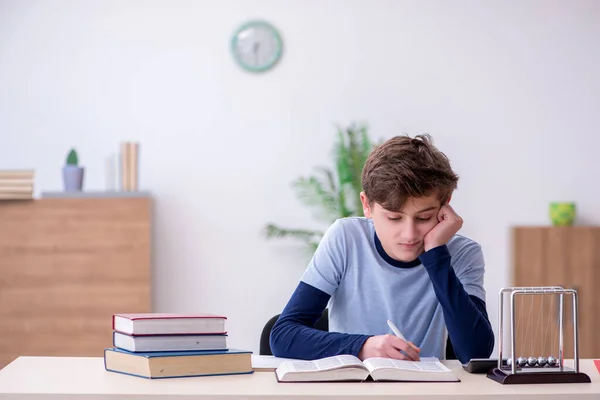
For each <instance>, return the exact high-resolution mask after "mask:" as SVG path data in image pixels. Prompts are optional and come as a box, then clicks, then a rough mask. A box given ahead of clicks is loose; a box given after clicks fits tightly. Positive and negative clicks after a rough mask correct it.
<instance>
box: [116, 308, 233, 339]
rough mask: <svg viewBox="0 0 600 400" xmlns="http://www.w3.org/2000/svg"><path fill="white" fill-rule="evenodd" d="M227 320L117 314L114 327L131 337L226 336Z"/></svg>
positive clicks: (180, 315)
mask: <svg viewBox="0 0 600 400" xmlns="http://www.w3.org/2000/svg"><path fill="white" fill-rule="evenodd" d="M226 319H227V318H226V317H224V316H221V315H215V314H176V313H142V314H115V315H113V319H112V327H113V330H114V331H116V332H121V333H124V334H126V335H131V336H136V335H138V336H142V335H192V334H209V333H210V334H225V333H227V331H226V330H225V320H226Z"/></svg>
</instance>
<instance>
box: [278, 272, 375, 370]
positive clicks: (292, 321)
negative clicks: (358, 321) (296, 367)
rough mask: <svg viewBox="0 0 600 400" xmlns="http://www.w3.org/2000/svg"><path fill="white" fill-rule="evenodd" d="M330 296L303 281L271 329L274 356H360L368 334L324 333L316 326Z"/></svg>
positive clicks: (308, 357)
mask: <svg viewBox="0 0 600 400" xmlns="http://www.w3.org/2000/svg"><path fill="white" fill-rule="evenodd" d="M329 298H330V296H329V295H328V294H327V293H325V292H323V291H321V290H319V289H317V288H315V287H314V286H311V285H309V284H306V283H304V282H300V284H299V285H298V287H297V288H296V290H295V291H294V293H293V294H292V297H291V298H290V301H289V302H288V304H287V305H286V306H285V308H284V309H283V311H282V313H281V315H280V316H279V318H278V319H277V322H275V325H274V326H273V329H272V330H271V335H270V345H271V352H272V353H273V355H274V356H276V357H287V358H298V359H305V360H315V359H318V358H324V357H331V356H336V355H339V354H352V355H354V356H357V357H358V353H359V352H360V349H361V348H362V346H363V344H364V342H365V341H366V340H367V339H368V338H369V337H370V336H369V335H357V334H347V333H338V332H324V331H321V330H318V329H316V328H314V326H315V323H316V322H317V320H318V319H319V318H320V317H321V315H322V313H323V310H325V307H327V302H328V301H329Z"/></svg>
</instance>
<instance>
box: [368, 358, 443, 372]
mask: <svg viewBox="0 0 600 400" xmlns="http://www.w3.org/2000/svg"><path fill="white" fill-rule="evenodd" d="M364 364H365V366H366V367H367V368H368V369H369V371H374V370H376V369H380V368H393V369H401V370H405V371H414V372H450V369H448V367H446V366H445V365H444V364H442V363H441V362H440V361H439V360H438V359H437V358H429V359H427V360H426V361H407V360H394V359H392V358H381V357H375V358H369V359H367V360H365V361H364Z"/></svg>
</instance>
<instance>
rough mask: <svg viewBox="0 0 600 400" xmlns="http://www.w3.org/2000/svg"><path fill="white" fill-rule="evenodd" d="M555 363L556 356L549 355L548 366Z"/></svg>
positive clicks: (552, 365)
mask: <svg viewBox="0 0 600 400" xmlns="http://www.w3.org/2000/svg"><path fill="white" fill-rule="evenodd" d="M555 365H556V358H554V357H552V356H550V357H548V366H549V367H554V366H555Z"/></svg>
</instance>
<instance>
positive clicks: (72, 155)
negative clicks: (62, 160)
mask: <svg viewBox="0 0 600 400" xmlns="http://www.w3.org/2000/svg"><path fill="white" fill-rule="evenodd" d="M78 163H79V159H78V157H77V152H76V151H75V149H71V151H70V152H69V154H68V155H67V165H77V164H78Z"/></svg>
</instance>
